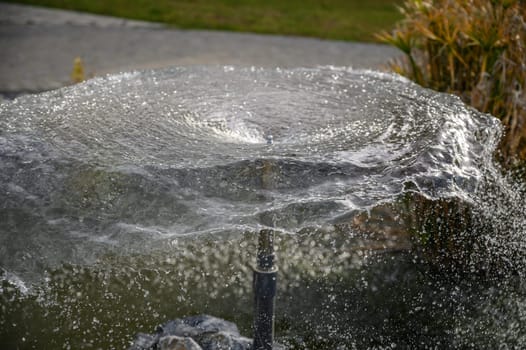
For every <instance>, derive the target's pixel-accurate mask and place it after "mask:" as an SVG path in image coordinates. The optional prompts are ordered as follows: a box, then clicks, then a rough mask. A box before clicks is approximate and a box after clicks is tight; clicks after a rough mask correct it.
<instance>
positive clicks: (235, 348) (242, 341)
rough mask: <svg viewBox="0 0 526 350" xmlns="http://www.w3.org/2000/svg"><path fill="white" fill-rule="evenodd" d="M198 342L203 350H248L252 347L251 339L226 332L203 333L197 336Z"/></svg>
mask: <svg viewBox="0 0 526 350" xmlns="http://www.w3.org/2000/svg"><path fill="white" fill-rule="evenodd" d="M199 344H200V345H201V346H202V348H203V350H249V349H251V348H252V339H249V338H245V337H241V336H235V335H233V334H232V333H228V332H217V333H211V334H210V333H208V334H203V335H202V336H201V337H199Z"/></svg>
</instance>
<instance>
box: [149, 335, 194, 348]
mask: <svg viewBox="0 0 526 350" xmlns="http://www.w3.org/2000/svg"><path fill="white" fill-rule="evenodd" d="M158 348H159V349H160V350H202V348H201V347H200V346H199V344H197V343H196V342H195V341H194V340H193V339H192V338H189V337H178V336H175V335H170V336H166V337H162V338H161V339H159V345H158Z"/></svg>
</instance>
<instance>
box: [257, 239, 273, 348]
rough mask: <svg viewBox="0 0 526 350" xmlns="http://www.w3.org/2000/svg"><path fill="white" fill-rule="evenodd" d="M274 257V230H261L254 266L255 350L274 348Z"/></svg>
mask: <svg viewBox="0 0 526 350" xmlns="http://www.w3.org/2000/svg"><path fill="white" fill-rule="evenodd" d="M274 258H275V255H274V232H273V231H272V230H261V231H260V232H259V239H258V252H257V264H256V267H255V268H254V306H255V307H254V348H253V349H254V350H272V344H273V343H274V298H275V296H276V286H277V277H278V268H277V267H276V266H274Z"/></svg>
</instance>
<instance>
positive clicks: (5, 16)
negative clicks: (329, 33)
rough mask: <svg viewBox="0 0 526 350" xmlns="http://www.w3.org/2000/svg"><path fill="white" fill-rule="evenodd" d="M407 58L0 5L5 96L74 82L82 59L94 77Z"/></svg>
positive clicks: (360, 47)
mask: <svg viewBox="0 0 526 350" xmlns="http://www.w3.org/2000/svg"><path fill="white" fill-rule="evenodd" d="M398 55H400V52H399V51H397V50H396V49H394V48H392V47H389V46H385V45H378V44H364V43H349V42H342V41H329V40H318V39H310V38H300V37H285V36H276V35H258V34H243V33H231V32H221V31H206V30H177V29H172V28H169V27H166V26H163V25H161V24H156V23H148V22H140V21H129V20H123V19H119V18H112V17H107V16H95V15H88V14H83V13H78V12H72V11H62V10H51V9H44V8H39V7H32V6H24V5H13V4H7V3H0V94H3V95H4V96H13V95H17V94H20V93H24V92H38V91H44V90H50V89H55V88H59V87H62V86H65V85H67V84H69V83H70V73H71V70H72V67H73V60H74V58H75V57H77V56H80V57H81V58H82V59H83V61H84V67H85V70H86V72H87V74H88V75H93V76H99V75H104V74H108V73H117V72H122V71H128V70H136V69H148V68H159V67H166V66H172V65H197V64H198V65H201V64H206V65H210V64H220V65H241V66H263V67H284V68H286V67H311V66H318V65H335V66H351V67H354V68H371V69H381V68H382V67H385V65H386V63H387V62H388V61H389V59H391V58H393V57H396V56H398Z"/></svg>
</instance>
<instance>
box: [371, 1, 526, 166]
mask: <svg viewBox="0 0 526 350" xmlns="http://www.w3.org/2000/svg"><path fill="white" fill-rule="evenodd" d="M401 11H402V13H403V15H404V19H403V20H402V21H401V22H399V23H398V24H397V27H396V28H395V29H394V30H393V31H392V32H390V33H388V32H383V33H381V34H379V35H378V38H379V39H380V40H382V41H384V42H387V43H389V44H392V45H394V46H396V47H398V48H399V49H400V50H401V51H403V52H404V54H405V56H404V58H403V59H401V60H397V61H394V62H392V63H391V67H392V68H393V69H394V71H395V72H397V73H400V74H402V75H404V76H407V77H408V78H410V79H412V80H414V81H415V82H417V83H418V84H420V85H422V86H425V87H429V88H432V89H435V90H438V91H442V92H448V93H453V94H457V95H459V96H460V97H461V98H462V99H463V100H464V102H466V103H468V104H471V105H472V106H473V107H475V108H476V109H478V110H480V111H481V112H486V113H491V114H492V115H494V116H496V117H497V118H499V119H500V120H501V121H502V123H503V125H504V128H505V135H504V137H503V140H502V143H501V147H500V148H501V152H500V154H501V156H502V160H503V161H504V163H505V164H506V165H512V164H513V163H516V161H517V160H522V161H523V162H522V163H523V164H524V161H525V160H526V93H525V90H526V89H525V88H526V21H525V15H526V2H525V1H524V0H407V1H406V2H405V3H404V5H403V7H402V8H401Z"/></svg>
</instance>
